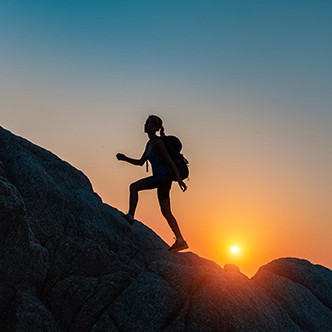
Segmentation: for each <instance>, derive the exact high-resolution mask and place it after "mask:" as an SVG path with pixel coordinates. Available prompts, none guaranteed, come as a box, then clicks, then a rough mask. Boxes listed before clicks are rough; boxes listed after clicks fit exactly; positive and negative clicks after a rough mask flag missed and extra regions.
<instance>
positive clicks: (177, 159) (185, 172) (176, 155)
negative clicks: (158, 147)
mask: <svg viewBox="0 0 332 332" xmlns="http://www.w3.org/2000/svg"><path fill="white" fill-rule="evenodd" d="M163 142H164V144H165V147H166V150H167V152H168V154H169V155H170V157H171V158H172V160H173V162H174V164H175V165H176V167H177V169H178V171H179V173H180V177H181V179H182V180H184V179H187V178H188V176H189V168H188V164H189V162H188V160H187V159H186V158H185V157H184V156H183V154H182V153H180V151H181V149H182V143H181V141H180V140H179V139H178V138H177V137H175V136H164V137H163ZM172 180H173V181H177V179H176V178H175V175H172Z"/></svg>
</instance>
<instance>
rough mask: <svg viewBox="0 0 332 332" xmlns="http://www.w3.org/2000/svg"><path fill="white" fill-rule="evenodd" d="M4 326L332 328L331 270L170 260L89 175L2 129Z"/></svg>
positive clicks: (0, 322) (294, 262) (0, 288)
mask: <svg viewBox="0 0 332 332" xmlns="http://www.w3.org/2000/svg"><path fill="white" fill-rule="evenodd" d="M0 247H1V248H0V296H1V299H2V301H1V302H0V330H1V331H324V332H325V331H332V271H331V270H329V269H327V268H325V267H323V266H320V265H313V264H311V263H310V262H308V261H306V260H300V259H297V258H281V259H278V260H275V261H272V262H270V263H269V264H267V265H265V266H263V267H261V268H260V269H259V271H258V272H257V274H256V275H255V276H254V277H253V278H251V279H249V278H247V277H246V276H245V275H243V274H241V273H240V272H239V271H238V270H236V269H235V268H226V269H223V268H221V267H220V266H219V265H217V264H215V263H213V262H211V261H208V260H206V259H203V258H201V257H199V256H197V255H195V254H193V253H191V252H186V253H178V254H173V253H169V252H168V251H167V245H166V243H164V242H163V241H162V240H161V239H160V238H159V237H158V236H157V235H156V234H155V233H154V232H153V231H151V230H150V229H149V228H147V227H146V226H144V225H143V224H141V223H136V224H135V225H133V226H130V225H128V224H127V222H126V221H125V220H124V219H123V218H122V216H121V213H120V212H119V211H118V210H116V209H115V208H113V207H111V206H109V205H107V204H104V203H103V202H102V200H101V199H100V197H99V196H98V195H97V194H96V193H94V191H93V189H92V186H91V183H90V181H89V180H88V178H87V177H86V176H85V175H84V174H83V173H82V172H80V171H78V170H77V169H75V168H74V167H72V166H71V165H69V164H68V163H66V162H64V161H62V160H61V159H59V158H58V157H57V156H55V155H54V154H52V153H51V152H49V151H47V150H45V149H43V148H41V147H38V146H36V145H34V144H32V143H30V142H29V141H27V140H25V139H23V138H21V137H18V136H15V135H13V134H12V133H10V132H9V131H7V130H5V129H3V128H2V127H0Z"/></svg>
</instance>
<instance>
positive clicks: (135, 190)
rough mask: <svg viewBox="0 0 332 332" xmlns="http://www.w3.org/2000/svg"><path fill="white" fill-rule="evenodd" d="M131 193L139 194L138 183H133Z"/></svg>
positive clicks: (130, 188) (130, 187)
mask: <svg viewBox="0 0 332 332" xmlns="http://www.w3.org/2000/svg"><path fill="white" fill-rule="evenodd" d="M129 191H130V192H131V193H137V192H138V187H137V184H136V182H135V183H132V184H131V185H130V186H129Z"/></svg>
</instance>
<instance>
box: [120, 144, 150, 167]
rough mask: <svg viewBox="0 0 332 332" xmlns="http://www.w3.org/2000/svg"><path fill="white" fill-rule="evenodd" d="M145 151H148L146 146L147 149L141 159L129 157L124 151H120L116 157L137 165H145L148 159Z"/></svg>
mask: <svg viewBox="0 0 332 332" xmlns="http://www.w3.org/2000/svg"><path fill="white" fill-rule="evenodd" d="M145 152H146V148H145V150H144V152H143V154H142V157H141V158H140V159H134V158H130V157H127V156H126V155H124V154H123V153H118V154H117V155H116V158H117V159H118V160H122V161H126V162H127V163H129V164H132V165H135V166H143V165H144V163H145V162H146V160H147V158H146V154H145Z"/></svg>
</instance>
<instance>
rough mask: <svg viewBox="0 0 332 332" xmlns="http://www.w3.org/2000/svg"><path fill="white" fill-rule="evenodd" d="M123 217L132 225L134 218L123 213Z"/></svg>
mask: <svg viewBox="0 0 332 332" xmlns="http://www.w3.org/2000/svg"><path fill="white" fill-rule="evenodd" d="M123 218H125V219H126V221H127V222H128V224H130V225H132V224H133V223H134V222H135V221H136V220H135V219H134V218H133V217H132V216H130V215H129V214H123Z"/></svg>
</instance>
